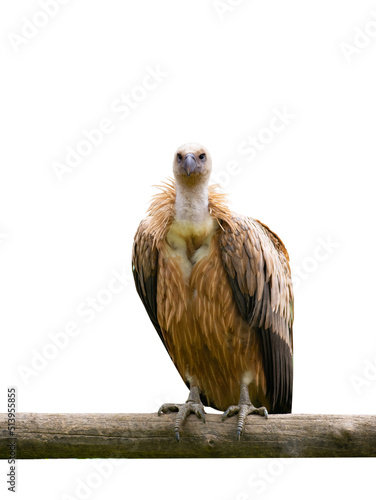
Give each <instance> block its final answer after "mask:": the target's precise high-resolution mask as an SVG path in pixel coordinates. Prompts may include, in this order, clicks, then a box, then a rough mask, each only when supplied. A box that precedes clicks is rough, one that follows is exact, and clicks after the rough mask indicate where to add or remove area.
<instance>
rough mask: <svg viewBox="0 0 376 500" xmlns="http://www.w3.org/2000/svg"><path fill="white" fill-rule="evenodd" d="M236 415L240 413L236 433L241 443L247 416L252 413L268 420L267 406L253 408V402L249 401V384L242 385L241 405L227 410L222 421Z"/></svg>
mask: <svg viewBox="0 0 376 500" xmlns="http://www.w3.org/2000/svg"><path fill="white" fill-rule="evenodd" d="M235 413H238V415H239V416H238V427H237V433H236V439H237V440H238V441H239V439H240V436H241V434H242V432H243V430H244V421H245V417H246V416H247V415H250V414H251V413H258V414H259V415H264V416H265V417H266V418H268V411H267V409H266V408H265V406H261V407H260V408H256V407H255V406H253V404H252V403H251V400H250V399H249V392H248V385H247V384H242V385H241V387H240V398H239V404H237V405H233V406H230V407H229V408H227V410H226V411H225V412H224V414H223V415H222V421H223V420H225V419H226V418H227V417H232V416H233V415H235Z"/></svg>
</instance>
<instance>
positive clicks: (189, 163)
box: [183, 153, 197, 177]
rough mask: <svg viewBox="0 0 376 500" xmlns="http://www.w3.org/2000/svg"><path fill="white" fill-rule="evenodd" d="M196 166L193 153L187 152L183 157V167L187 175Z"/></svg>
mask: <svg viewBox="0 0 376 500" xmlns="http://www.w3.org/2000/svg"><path fill="white" fill-rule="evenodd" d="M196 168H197V161H196V158H195V155H194V154H193V153H188V154H187V155H186V156H185V158H184V163H183V169H184V170H185V172H186V174H187V175H188V177H189V176H190V175H191V173H192V172H194V171H195V170H196Z"/></svg>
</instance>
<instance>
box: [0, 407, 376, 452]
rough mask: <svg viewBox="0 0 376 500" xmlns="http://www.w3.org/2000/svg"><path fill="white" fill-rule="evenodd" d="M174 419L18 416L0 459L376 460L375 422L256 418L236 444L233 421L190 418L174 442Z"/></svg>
mask: <svg viewBox="0 0 376 500" xmlns="http://www.w3.org/2000/svg"><path fill="white" fill-rule="evenodd" d="M175 416H176V414H174V413H171V414H167V415H162V416H160V417H158V416H157V414H155V413H151V414H137V413H134V414H122V413H120V414H119V413H113V414H112V413H97V414H95V413H94V414H80V413H77V414H75V413H73V414H49V413H18V414H17V415H16V432H15V437H14V438H11V437H10V436H9V431H8V422H7V419H8V415H7V414H0V429H1V432H0V458H2V459H8V458H9V455H10V447H9V445H10V444H11V442H12V440H15V441H16V457H17V458H18V459H41V458H235V457H236V458H252V457H254V458H264V457H265V458H273V457H274V458H277V457H375V456H376V416H374V415H294V414H287V415H270V416H269V418H268V419H265V418H264V417H260V416H258V415H251V416H248V417H247V420H246V426H245V432H244V433H243V435H242V436H241V439H240V441H236V423H237V417H236V416H235V417H232V418H230V419H227V420H226V421H225V422H222V421H221V415H219V414H208V415H207V419H206V423H205V424H204V423H203V422H202V421H201V420H198V419H197V417H196V416H195V415H190V416H189V417H188V419H187V421H186V423H185V424H184V426H183V429H182V431H181V437H180V442H179V443H178V442H176V441H175V439H174V432H173V423H174V419H175Z"/></svg>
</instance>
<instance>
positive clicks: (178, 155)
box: [176, 153, 183, 161]
mask: <svg viewBox="0 0 376 500" xmlns="http://www.w3.org/2000/svg"><path fill="white" fill-rule="evenodd" d="M176 157H177V159H178V161H182V159H183V157H182V155H181V154H180V153H178V154H177V155H176Z"/></svg>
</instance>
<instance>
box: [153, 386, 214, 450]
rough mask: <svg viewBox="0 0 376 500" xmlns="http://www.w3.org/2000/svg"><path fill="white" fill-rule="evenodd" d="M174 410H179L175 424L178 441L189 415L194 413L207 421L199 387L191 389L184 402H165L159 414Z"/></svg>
mask: <svg viewBox="0 0 376 500" xmlns="http://www.w3.org/2000/svg"><path fill="white" fill-rule="evenodd" d="M172 411H177V412H178V414H177V416H176V419H175V426H174V432H175V439H176V441H177V442H179V441H180V429H181V427H182V426H183V424H184V422H185V420H186V419H187V417H188V415H190V414H191V413H194V414H195V415H196V417H197V418H200V419H202V421H203V422H204V423H205V422H206V418H205V409H204V406H203V404H202V402H201V400H200V397H199V391H198V389H197V387H193V388H192V389H191V391H190V393H189V397H188V400H187V401H186V402H185V403H184V404H172V403H165V404H163V405H162V406H161V407H160V408H159V410H158V415H159V416H160V415H161V414H162V413H163V412H165V413H169V412H172Z"/></svg>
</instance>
